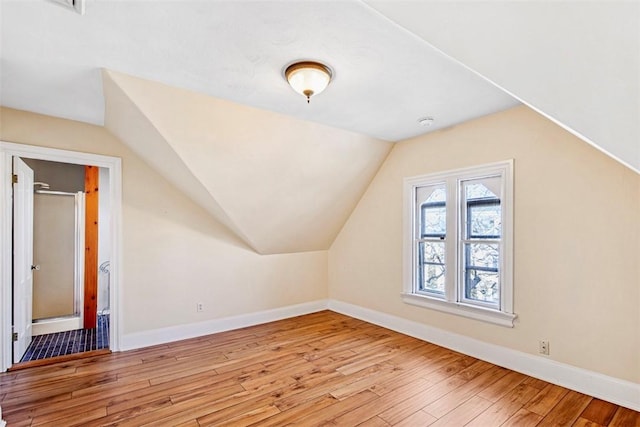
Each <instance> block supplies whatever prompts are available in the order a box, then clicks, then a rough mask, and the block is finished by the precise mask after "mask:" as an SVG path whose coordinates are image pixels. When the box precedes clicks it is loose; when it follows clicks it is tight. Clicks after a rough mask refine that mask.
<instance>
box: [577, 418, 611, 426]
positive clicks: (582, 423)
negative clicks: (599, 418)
mask: <svg viewBox="0 0 640 427" xmlns="http://www.w3.org/2000/svg"><path fill="white" fill-rule="evenodd" d="M571 427H603V425H602V424H598V423H594V422H593V421H591V420H588V419H586V418H582V417H578V419H577V420H576V422H575V423H573V424H572V425H571Z"/></svg>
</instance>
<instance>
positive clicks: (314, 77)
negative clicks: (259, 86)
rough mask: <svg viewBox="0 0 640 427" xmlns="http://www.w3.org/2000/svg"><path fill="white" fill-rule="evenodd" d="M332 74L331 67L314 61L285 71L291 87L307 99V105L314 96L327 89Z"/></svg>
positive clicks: (292, 65)
mask: <svg viewBox="0 0 640 427" xmlns="http://www.w3.org/2000/svg"><path fill="white" fill-rule="evenodd" d="M332 74H333V73H332V72H331V69H330V68H329V67H327V66H326V65H324V64H321V63H319V62H314V61H302V62H296V63H294V64H291V65H289V66H288V67H287V68H286V69H285V70H284V76H285V78H286V79H287V82H289V85H291V87H292V88H293V90H295V91H296V92H298V93H299V94H300V95H302V96H304V97H306V98H307V103H309V101H310V100H311V97H312V96H314V95H317V94H319V93H320V92H322V91H323V90H325V89H326V88H327V86H328V85H329V82H330V81H331V76H332Z"/></svg>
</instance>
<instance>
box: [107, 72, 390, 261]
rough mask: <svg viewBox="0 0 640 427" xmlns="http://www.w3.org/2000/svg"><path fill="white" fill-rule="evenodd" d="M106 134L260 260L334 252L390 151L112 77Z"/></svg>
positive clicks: (349, 135)
mask: <svg viewBox="0 0 640 427" xmlns="http://www.w3.org/2000/svg"><path fill="white" fill-rule="evenodd" d="M104 85H105V98H106V115H105V126H106V127H107V129H109V130H110V131H111V132H112V133H114V134H115V135H116V136H118V137H119V138H120V139H121V140H123V141H124V142H125V143H127V144H128V145H129V146H130V147H131V148H132V149H133V150H134V151H137V152H138V153H140V154H141V155H142V156H144V157H145V158H146V159H147V161H148V162H149V163H150V164H151V165H152V166H154V167H155V168H156V169H158V170H160V171H162V174H163V175H164V176H165V177H166V178H168V179H169V180H170V181H172V182H173V183H174V184H175V185H176V186H177V187H178V188H181V189H183V191H185V192H187V194H189V195H191V197H192V198H193V199H194V200H196V201H198V203H200V205H201V206H203V207H205V209H207V210H208V211H209V212H210V213H211V214H212V215H213V216H215V217H216V218H217V219H219V220H220V221H221V222H222V223H224V224H226V225H227V226H228V227H229V228H230V229H231V230H233V231H234V232H235V233H236V234H237V235H238V236H239V237H240V238H242V239H243V240H244V241H245V242H246V243H247V244H248V245H249V246H250V247H252V248H253V249H255V250H256V251H257V252H259V253H262V254H274V253H283V252H303V251H313V250H323V249H327V248H328V247H329V246H330V245H331V242H333V240H334V238H335V236H336V235H337V234H338V232H339V231H340V228H341V227H342V225H343V224H344V222H345V221H346V219H347V218H348V216H349V215H350V214H351V211H352V210H353V208H354V206H355V204H356V203H357V202H358V200H359V199H360V196H361V194H362V193H363V192H364V190H365V189H366V187H367V185H368V184H369V182H370V181H371V179H372V178H373V176H374V174H375V173H376V171H377V170H378V168H379V166H380V164H381V163H382V161H383V160H384V159H385V157H386V155H387V154H388V152H389V150H390V149H391V143H389V142H385V141H381V140H377V139H375V138H371V137H367V136H364V135H361V134H357V133H354V132H349V131H344V130H340V129H336V128H332V127H328V126H325V125H321V124H318V123H313V122H310V121H307V120H300V119H296V118H293V117H289V116H285V115H282V114H278V113H274V112H270V111H265V110H260V109H257V108H253V107H248V106H244V105H241V104H236V103H233V102H230V101H225V100H221V99H217V98H213V97H210V96H206V95H202V94H199V93H196V92H191V91H187V90H183V89H177V88H174V87H170V86H166V85H163V84H160V83H155V82H151V81H148V80H143V79H139V78H135V77H131V76H127V75H124V74H121V73H117V72H113V71H105V72H104Z"/></svg>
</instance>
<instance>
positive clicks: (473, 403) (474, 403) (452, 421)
mask: <svg viewBox="0 0 640 427" xmlns="http://www.w3.org/2000/svg"><path fill="white" fill-rule="evenodd" d="M489 406H491V401H489V400H487V399H483V398H482V397H480V396H477V395H476V396H473V397H472V398H471V399H468V400H467V401H465V402H464V403H462V404H461V405H458V406H456V407H455V408H454V409H453V410H451V411H450V412H448V413H446V414H445V415H443V416H442V417H441V418H438V421H436V422H435V423H433V424H432V426H433V427H450V426H463V425H465V424H467V423H468V422H469V421H471V420H473V419H474V418H475V417H477V416H478V415H479V414H480V413H482V412H483V411H484V410H485V409H487V408H488V407H489ZM424 411H425V412H427V413H429V412H428V411H427V410H426V409H425V410H424ZM429 414H430V413H429ZM430 415H433V414H430Z"/></svg>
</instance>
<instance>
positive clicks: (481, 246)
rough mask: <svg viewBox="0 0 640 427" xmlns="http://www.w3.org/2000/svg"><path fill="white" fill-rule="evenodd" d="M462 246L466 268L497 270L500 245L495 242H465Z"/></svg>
mask: <svg viewBox="0 0 640 427" xmlns="http://www.w3.org/2000/svg"><path fill="white" fill-rule="evenodd" d="M464 246H465V252H466V262H467V267H468V268H475V267H479V268H481V269H492V270H496V271H497V270H498V266H499V265H500V247H499V246H498V245H497V244H486V243H466V244H465V245H464Z"/></svg>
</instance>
